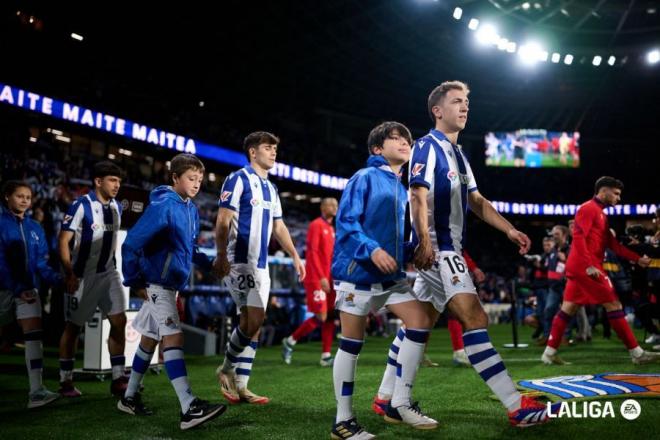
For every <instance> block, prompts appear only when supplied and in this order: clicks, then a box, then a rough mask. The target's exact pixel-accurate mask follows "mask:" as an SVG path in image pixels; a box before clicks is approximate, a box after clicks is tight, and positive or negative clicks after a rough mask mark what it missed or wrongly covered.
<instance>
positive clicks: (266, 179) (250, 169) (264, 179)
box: [245, 165, 268, 183]
mask: <svg viewBox="0 0 660 440" xmlns="http://www.w3.org/2000/svg"><path fill="white" fill-rule="evenodd" d="M245 169H246V170H247V172H248V174H254V175H255V176H257V177H258V178H259V179H261V182H263V183H266V181H268V177H266V178H263V177H261V176H260V175H259V174H257V172H256V171H255V170H254V168H252V165H246V166H245Z"/></svg>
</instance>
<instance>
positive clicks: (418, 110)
mask: <svg viewBox="0 0 660 440" xmlns="http://www.w3.org/2000/svg"><path fill="white" fill-rule="evenodd" d="M522 3H523V2H521V1H504V0H503V1H500V2H494V1H455V2H449V1H437V2H436V1H432V0H393V1H359V0H336V1H327V2H320V1H319V2H309V1H278V2H259V1H250V2H244V1H242V2H239V1H228V2H221V3H218V4H217V6H216V7H218V8H220V9H219V10H217V11H214V10H212V9H211V7H210V6H208V5H205V6H203V5H201V4H198V5H195V4H191V3H187V4H186V6H185V8H184V7H181V6H179V7H177V8H173V7H167V6H166V7H163V6H162V5H161V4H159V5H158V8H152V9H147V8H146V7H145V6H137V5H136V4H135V3H132V4H130V6H126V5H119V4H116V3H105V4H102V5H99V4H96V3H89V4H86V5H83V6H79V7H74V6H68V5H67V6H63V5H61V4H57V5H56V4H54V3H53V2H49V4H37V3H30V2H15V4H14V5H3V7H2V17H1V23H0V24H1V26H0V44H1V47H2V52H3V68H2V75H1V76H2V78H1V80H2V81H3V82H5V83H8V84H13V85H16V86H19V87H24V88H28V89H31V90H34V91H36V92H40V93H44V94H48V95H50V96H54V97H58V98H60V99H66V100H71V101H73V102H77V103H80V104H82V105H87V106H89V107H91V108H97V109H100V110H104V111H106V112H110V113H116V114H121V115H125V116H126V117H128V118H133V119H135V120H140V121H144V122H146V123H151V124H153V125H155V126H162V127H164V128H166V129H170V130H172V131H175V132H176V131H177V130H178V131H181V129H182V128H183V129H185V130H187V131H189V133H186V134H188V135H200V136H208V129H207V127H206V126H207V125H208V124H209V123H212V124H214V123H218V124H221V125H233V124H236V125H240V126H241V127H248V128H249V127H251V126H255V127H256V126H260V124H265V125H266V126H273V125H275V126H277V125H278V124H279V125H289V126H290V127H291V128H293V129H295V127H296V125H297V124H298V125H310V126H316V125H318V124H319V122H318V119H319V118H320V116H319V115H323V114H332V115H336V118H335V119H337V120H341V119H342V118H343V116H344V115H347V116H348V118H347V119H348V122H347V121H343V122H342V124H343V125H345V126H346V129H347V130H348V131H349V132H350V133H351V134H348V135H347V136H349V137H351V136H353V137H355V136H357V135H356V134H353V133H364V134H363V135H362V136H364V137H366V131H368V129H369V128H370V127H371V126H372V125H373V123H375V122H378V121H380V120H384V119H396V120H400V121H402V122H405V123H406V124H407V125H409V126H410V127H411V128H413V132H414V134H416V135H420V134H422V133H423V132H424V131H425V130H427V129H428V125H429V122H430V121H429V120H428V116H427V114H426V108H425V107H426V97H427V95H428V92H429V91H430V89H431V88H432V87H434V86H435V85H437V84H438V83H439V82H441V81H442V80H446V79H461V80H464V81H466V82H468V83H469V84H470V86H471V89H472V93H471V102H472V103H471V113H470V121H469V123H468V128H467V130H466V132H465V136H464V139H465V143H466V144H467V145H468V147H469V146H470V142H472V143H474V145H475V148H476V145H477V144H478V143H480V144H481V145H483V135H484V133H485V132H487V131H491V130H500V131H501V130H515V129H518V128H523V127H543V128H548V129H551V130H569V131H573V130H579V131H581V132H582V135H583V140H584V141H583V172H582V174H581V176H580V179H584V182H585V184H586V182H591V181H593V177H594V176H596V177H597V175H600V174H603V173H605V172H610V173H616V172H618V171H619V175H621V173H623V176H624V177H626V176H627V175H630V176H637V178H638V177H639V174H640V173H639V172H640V170H642V173H650V172H652V171H654V170H655V168H656V167H657V163H658V160H657V159H658V158H659V157H660V155H659V154H658V152H657V150H658V141H657V139H658V138H659V137H660V129H659V128H658V127H659V125H658V124H657V116H656V115H657V114H658V113H659V112H660V86H659V85H658V83H659V82H658V78H659V76H660V65H655V66H649V65H648V64H647V63H645V62H644V59H643V58H644V53H645V52H646V51H647V50H648V49H649V48H651V47H654V45H655V46H657V45H659V44H660V38H659V37H658V36H659V35H660V11H658V12H654V13H650V12H649V10H652V9H653V8H655V7H657V6H658V2H649V1H645V2H644V1H642V2H632V3H633V5H632V7H630V6H631V4H630V3H631V2H623V1H621V2H619V1H617V2H614V1H611V2H597V1H591V2H590V1H585V2H574V3H579V5H575V4H572V3H571V2H559V1H552V0H544V1H541V2H539V5H540V8H538V9H536V10H535V8H534V7H532V8H531V11H527V12H526V11H523V10H522V9H521V8H520V5H521V4H522ZM532 3H533V2H532ZM566 3H571V4H570V5H569V6H566V8H565V9H566V11H565V12H566V14H564V13H563V11H562V10H561V9H564V8H562V7H561V6H562V5H564V4H566ZM601 3H603V4H601ZM455 6H461V7H462V8H463V10H464V15H465V17H468V16H470V17H472V16H474V17H479V18H482V20H484V19H488V20H491V21H493V22H495V23H497V24H498V27H499V29H501V31H502V33H503V34H505V35H507V36H510V37H511V38H514V39H516V40H517V41H521V42H522V41H524V40H525V39H526V38H527V37H528V36H530V35H534V36H537V38H539V39H541V40H542V41H544V42H545V43H547V44H548V47H549V48H550V47H552V48H556V50H557V51H559V52H561V53H567V52H572V53H574V54H575V58H576V61H575V62H574V64H573V65H571V66H566V65H564V64H563V63H559V64H552V63H549V62H548V63H538V64H537V65H536V66H533V67H525V66H521V65H519V63H518V62H517V56H516V55H513V54H508V53H505V52H501V51H498V50H497V49H495V48H492V47H491V48H485V47H478V46H477V45H476V44H475V42H474V34H473V32H472V31H470V30H468V29H467V26H466V22H465V20H466V18H465V17H464V18H463V20H462V21H461V22H458V21H456V20H454V19H453V18H452V11H453V9H454V7H455ZM498 6H499V7H498ZM18 10H21V11H22V13H21V16H17V15H16V11H18ZM30 15H32V16H34V17H36V18H37V19H38V20H39V22H37V23H36V24H35V23H32V24H30V23H28V22H27V21H26V18H25V17H29V16H30ZM617 29H618V30H617ZM71 32H76V33H78V34H80V35H83V36H84V41H82V42H79V41H75V40H73V39H71V38H70V34H71ZM599 53H602V54H603V56H609V55H610V54H613V55H616V56H617V59H618V60H621V59H623V57H624V56H627V59H626V63H625V64H623V65H621V64H620V61H618V63H617V65H615V66H614V67H610V66H607V65H601V66H600V67H594V66H592V65H591V58H592V57H593V55H594V54H599ZM583 57H584V59H585V61H584V63H581V62H580V60H581V59H582V58H583ZM199 101H204V103H205V106H204V108H203V109H200V108H199V105H198V103H199ZM173 115H176V117H174V118H173ZM182 120H183V121H184V122H185V123H184V124H182V126H181V127H177V126H176V125H177V124H178V123H179V122H181V121H182ZM282 121H287V122H282ZM173 124H174V125H175V126H172V125H173ZM334 128H335V129H336V130H340V129H341V126H337V127H334ZM351 130H352V131H351ZM209 141H212V142H215V143H218V144H223V139H222V136H221V135H218V137H217V138H214V139H209ZM357 141H359V138H358V139H356V142H357ZM475 151H476V150H475ZM360 152H361V150H360ZM480 154H482V153H480ZM473 162H474V160H473ZM589 162H590V163H589ZM640 167H641V168H640ZM330 171H331V170H330ZM487 172H488V173H492V175H489V177H493V178H499V177H502V178H503V179H509V178H510V177H507V176H503V175H502V174H500V173H502V172H501V171H494V170H490V171H487ZM559 172H560V173H561V172H565V171H559ZM518 178H521V177H520V176H518ZM566 178H570V175H568V174H567V175H566ZM640 179H641V178H640ZM639 182H640V184H641V183H642V182H644V180H639ZM579 183H582V180H580V181H579ZM651 195H652V193H649V192H647V193H644V192H642V193H641V196H640V197H642V196H647V197H650V196H651Z"/></svg>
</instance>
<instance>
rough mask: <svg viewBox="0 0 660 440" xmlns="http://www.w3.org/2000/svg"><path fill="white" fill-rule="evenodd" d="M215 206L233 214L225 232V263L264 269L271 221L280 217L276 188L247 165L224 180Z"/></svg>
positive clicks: (280, 209)
mask: <svg viewBox="0 0 660 440" xmlns="http://www.w3.org/2000/svg"><path fill="white" fill-rule="evenodd" d="M218 205H219V206H220V207H221V208H228V209H231V210H232V211H235V214H234V218H233V219H232V222H231V226H230V229H229V240H228V248H227V258H228V260H229V262H230V263H231V264H249V265H251V266H254V267H256V268H259V269H263V268H265V267H267V265H268V243H269V242H270V236H271V233H272V231H273V222H274V220H277V219H280V218H282V204H281V203H280V196H279V194H278V193H277V187H276V186H275V185H273V184H272V183H271V182H270V181H269V180H268V179H262V178H261V177H259V175H257V173H256V172H255V171H254V169H253V168H252V167H251V166H249V165H248V166H246V167H244V168H241V169H240V170H238V171H235V172H233V173H231V174H230V175H229V176H228V177H227V179H226V180H225V183H224V184H223V185H222V191H221V192H220V200H219V201H218Z"/></svg>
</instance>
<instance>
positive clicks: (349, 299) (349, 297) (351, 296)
mask: <svg viewBox="0 0 660 440" xmlns="http://www.w3.org/2000/svg"><path fill="white" fill-rule="evenodd" d="M354 300H355V295H354V294H352V293H349V294H348V295H346V299H345V301H346V305H347V306H349V307H355V303H354V302H353V301H354Z"/></svg>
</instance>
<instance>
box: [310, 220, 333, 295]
mask: <svg viewBox="0 0 660 440" xmlns="http://www.w3.org/2000/svg"><path fill="white" fill-rule="evenodd" d="M334 247H335V229H334V228H333V227H332V225H331V224H330V223H328V222H327V221H326V220H324V219H323V217H319V218H317V219H316V220H314V221H312V222H311V223H310V224H309V230H308V231H307V251H306V253H305V260H306V261H305V269H306V271H307V275H306V276H305V281H304V284H305V286H306V287H310V288H311V289H313V290H321V282H320V280H321V278H326V279H327V280H328V282H329V283H330V286H332V280H331V276H330V266H331V265H332V251H333V249H334Z"/></svg>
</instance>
